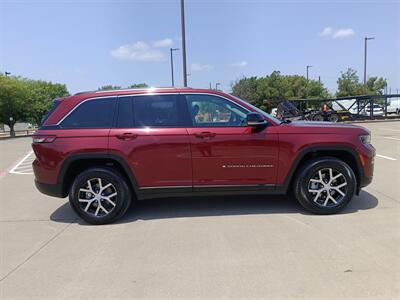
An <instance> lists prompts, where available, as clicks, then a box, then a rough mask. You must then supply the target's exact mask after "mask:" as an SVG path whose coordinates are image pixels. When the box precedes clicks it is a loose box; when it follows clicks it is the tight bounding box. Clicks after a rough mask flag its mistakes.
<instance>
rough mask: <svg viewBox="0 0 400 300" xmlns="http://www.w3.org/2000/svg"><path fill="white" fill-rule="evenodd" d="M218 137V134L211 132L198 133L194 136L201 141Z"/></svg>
mask: <svg viewBox="0 0 400 300" xmlns="http://www.w3.org/2000/svg"><path fill="white" fill-rule="evenodd" d="M216 135H217V134H216V133H215V132H209V131H203V132H197V133H195V134H194V136H195V137H197V138H199V139H202V138H205V137H209V138H212V137H215V136H216Z"/></svg>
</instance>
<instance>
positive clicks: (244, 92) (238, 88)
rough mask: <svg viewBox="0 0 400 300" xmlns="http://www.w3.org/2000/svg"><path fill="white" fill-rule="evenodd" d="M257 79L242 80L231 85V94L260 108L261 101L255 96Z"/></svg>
mask: <svg viewBox="0 0 400 300" xmlns="http://www.w3.org/2000/svg"><path fill="white" fill-rule="evenodd" d="M258 81H259V79H258V78H257V77H249V78H246V77H245V78H242V79H240V80H238V81H236V82H234V83H233V84H232V94H233V95H234V96H236V97H239V98H241V99H243V100H246V101H248V102H250V103H251V104H253V105H256V106H261V104H262V103H261V102H260V101H261V99H260V98H259V97H258V95H257V85H258Z"/></svg>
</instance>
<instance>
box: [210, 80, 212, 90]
mask: <svg viewBox="0 0 400 300" xmlns="http://www.w3.org/2000/svg"><path fill="white" fill-rule="evenodd" d="M210 90H212V86H211V82H210Z"/></svg>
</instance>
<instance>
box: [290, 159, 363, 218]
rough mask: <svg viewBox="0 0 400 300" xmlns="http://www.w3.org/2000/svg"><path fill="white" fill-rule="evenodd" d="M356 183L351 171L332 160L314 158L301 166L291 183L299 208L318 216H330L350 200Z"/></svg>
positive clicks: (337, 161)
mask: <svg viewBox="0 0 400 300" xmlns="http://www.w3.org/2000/svg"><path fill="white" fill-rule="evenodd" d="M356 186H357V181H356V177H355V175H354V172H353V170H352V169H351V167H350V166H349V165H348V164H346V163H345V162H344V161H342V160H340V159H337V158H334V157H321V158H315V159H312V160H310V161H309V162H307V163H306V164H305V165H303V166H302V169H301V170H300V172H298V174H297V176H296V178H295V182H294V194H295V197H296V198H297V200H298V201H299V202H300V204H301V205H302V206H303V207H304V208H306V209H307V210H309V211H311V212H313V213H317V214H333V213H336V212H338V211H340V210H341V209H343V208H344V207H345V206H346V205H347V204H348V203H349V202H350V200H351V199H352V198H353V196H354V193H355V191H356Z"/></svg>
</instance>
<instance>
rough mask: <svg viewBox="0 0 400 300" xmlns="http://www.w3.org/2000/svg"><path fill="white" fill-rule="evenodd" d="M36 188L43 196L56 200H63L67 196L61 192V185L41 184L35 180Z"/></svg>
mask: <svg viewBox="0 0 400 300" xmlns="http://www.w3.org/2000/svg"><path fill="white" fill-rule="evenodd" d="M35 185H36V188H37V189H38V190H39V191H40V192H41V193H43V194H45V195H49V196H52V197H57V198H65V197H67V194H66V193H65V192H64V191H63V186H62V184H48V183H42V182H39V181H37V180H36V179H35Z"/></svg>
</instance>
